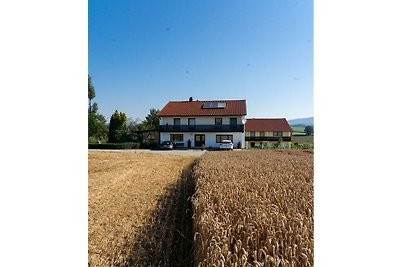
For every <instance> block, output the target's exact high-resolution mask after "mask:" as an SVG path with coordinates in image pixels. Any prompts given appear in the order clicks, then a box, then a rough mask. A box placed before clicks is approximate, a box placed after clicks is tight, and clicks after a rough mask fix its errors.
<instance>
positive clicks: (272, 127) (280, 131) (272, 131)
mask: <svg viewBox="0 0 400 267" xmlns="http://www.w3.org/2000/svg"><path fill="white" fill-rule="evenodd" d="M245 129H246V136H245V140H246V148H251V147H265V146H267V147H268V146H269V147H271V146H272V145H274V144H278V143H279V146H281V147H290V145H291V141H292V140H291V135H292V134H291V132H292V128H291V127H290V126H289V123H288V122H287V120H286V119H285V118H254V119H247V120H246V125H245Z"/></svg>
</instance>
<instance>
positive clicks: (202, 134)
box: [160, 98, 247, 148]
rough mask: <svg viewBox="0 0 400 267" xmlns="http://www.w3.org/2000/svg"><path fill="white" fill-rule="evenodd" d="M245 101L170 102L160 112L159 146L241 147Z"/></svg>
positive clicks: (243, 133) (244, 120) (243, 145)
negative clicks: (230, 144) (165, 143)
mask: <svg viewBox="0 0 400 267" xmlns="http://www.w3.org/2000/svg"><path fill="white" fill-rule="evenodd" d="M246 114H247V108H246V100H207V101H199V100H195V101H193V100H192V98H190V99H189V101H170V102H168V103H167V104H166V105H165V107H164V108H163V109H162V110H161V111H160V142H163V141H173V142H174V143H175V144H176V145H177V147H191V148H200V147H203V146H204V147H206V148H209V147H213V148H216V147H219V145H220V143H221V142H222V140H226V139H229V140H231V141H232V142H233V144H234V147H235V148H244V147H245V123H246Z"/></svg>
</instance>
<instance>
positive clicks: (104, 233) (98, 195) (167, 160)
mask: <svg viewBox="0 0 400 267" xmlns="http://www.w3.org/2000/svg"><path fill="white" fill-rule="evenodd" d="M194 161H195V158H192V157H179V156H162V155H155V154H145V153H143V154H142V153H141V154H132V153H108V152H90V153H89V225H88V226H89V227H88V228H89V229H88V230H89V236H88V237H89V248H88V249H89V258H88V262H89V266H174V265H186V266H187V265H190V264H192V258H191V254H190V253H191V249H190V247H191V244H192V242H193V241H192V240H193V233H192V219H191V217H192V214H191V213H190V211H191V203H190V200H188V196H190V195H192V194H193V193H194V183H193V181H192V180H191V177H192V176H191V169H192V167H193V164H194ZM188 248H189V249H188Z"/></svg>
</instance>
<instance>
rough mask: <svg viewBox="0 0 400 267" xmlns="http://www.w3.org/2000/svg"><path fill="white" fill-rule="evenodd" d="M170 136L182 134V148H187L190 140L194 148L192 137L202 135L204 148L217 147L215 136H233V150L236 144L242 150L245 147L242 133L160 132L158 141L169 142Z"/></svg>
mask: <svg viewBox="0 0 400 267" xmlns="http://www.w3.org/2000/svg"><path fill="white" fill-rule="evenodd" d="M170 134H183V142H184V146H185V147H187V145H188V143H187V142H188V140H189V139H190V140H191V142H192V147H194V135H195V134H204V135H205V138H206V142H205V146H206V147H210V146H211V147H214V148H216V147H219V143H217V142H216V135H233V146H234V148H236V147H237V144H238V142H240V143H241V146H242V148H244V146H245V141H244V133H237V132H235V133H230V132H227V133H225V132H223V133H201V132H189V133H186V132H185V133H182V132H171V133H166V132H162V133H160V141H161V142H163V141H170Z"/></svg>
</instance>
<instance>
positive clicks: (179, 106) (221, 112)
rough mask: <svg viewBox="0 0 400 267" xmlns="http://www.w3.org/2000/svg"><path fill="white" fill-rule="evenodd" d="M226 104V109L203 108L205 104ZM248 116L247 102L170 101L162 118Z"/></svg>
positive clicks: (161, 113) (161, 114) (162, 111)
mask: <svg viewBox="0 0 400 267" xmlns="http://www.w3.org/2000/svg"><path fill="white" fill-rule="evenodd" d="M211 102H212V103H226V107H225V108H209V109H207V108H202V107H203V104H204V103H211ZM246 114H247V110H246V100H207V101H199V100H193V101H170V102H168V103H167V104H166V105H165V107H164V108H163V109H162V110H161V111H160V116H243V115H246Z"/></svg>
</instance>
